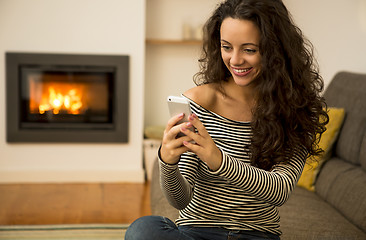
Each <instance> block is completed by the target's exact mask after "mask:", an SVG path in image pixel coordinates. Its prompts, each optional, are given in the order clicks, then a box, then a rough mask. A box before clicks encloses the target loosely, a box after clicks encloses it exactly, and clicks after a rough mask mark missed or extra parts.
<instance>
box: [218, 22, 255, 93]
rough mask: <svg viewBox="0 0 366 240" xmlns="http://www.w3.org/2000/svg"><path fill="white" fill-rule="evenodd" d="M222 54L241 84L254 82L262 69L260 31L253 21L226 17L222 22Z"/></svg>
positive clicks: (235, 78)
mask: <svg viewBox="0 0 366 240" xmlns="http://www.w3.org/2000/svg"><path fill="white" fill-rule="evenodd" d="M220 33H221V56H222V60H223V62H224V63H225V65H226V67H227V68H228V69H229V71H230V72H231V74H232V79H233V80H234V82H235V84H237V85H239V86H242V87H243V86H246V85H249V84H250V83H251V82H253V81H254V80H255V79H256V78H257V76H258V74H259V72H260V70H261V62H262V61H261V55H260V52H259V47H258V46H259V39H260V32H259V29H258V27H257V26H256V25H255V24H254V23H253V22H251V21H248V20H241V19H233V18H226V19H225V20H224V21H223V22H222V24H221V30H220Z"/></svg>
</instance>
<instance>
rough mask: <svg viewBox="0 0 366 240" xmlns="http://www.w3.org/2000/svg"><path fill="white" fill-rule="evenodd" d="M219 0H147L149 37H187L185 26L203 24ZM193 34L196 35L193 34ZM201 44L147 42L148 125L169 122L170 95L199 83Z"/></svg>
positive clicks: (146, 103)
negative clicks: (154, 43)
mask: <svg viewBox="0 0 366 240" xmlns="http://www.w3.org/2000/svg"><path fill="white" fill-rule="evenodd" d="M218 2H219V1H218V0H200V1H197V0H185V1H181V0H147V5H146V10H147V12H146V37H147V38H150V39H171V40H180V39H183V25H184V24H186V25H189V26H190V27H191V28H192V29H193V31H192V32H194V29H195V28H197V27H199V26H200V25H203V24H204V23H205V21H206V19H207V18H208V17H209V16H210V14H211V12H212V11H213V10H214V8H215V6H216V4H217V3H218ZM192 35H193V34H192ZM200 50H201V46H199V45H197V46H186V45H147V47H146V79H145V86H146V87H145V126H150V125H165V123H166V121H167V120H168V119H169V112H168V106H167V104H166V98H167V96H169V95H178V96H179V95H180V94H182V93H184V92H185V91H186V90H188V89H190V88H192V87H194V86H195V84H194V83H193V75H194V74H195V73H196V72H198V70H199V68H198V57H199V55H200Z"/></svg>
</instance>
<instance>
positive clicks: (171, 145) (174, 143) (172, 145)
mask: <svg viewBox="0 0 366 240" xmlns="http://www.w3.org/2000/svg"><path fill="white" fill-rule="evenodd" d="M183 117H184V114H183V113H181V114H179V115H177V116H174V117H172V118H171V119H170V120H169V121H168V124H167V126H166V128H165V130H164V136H163V141H162V145H161V148H160V158H161V160H162V161H163V162H165V163H167V164H177V163H178V162H179V157H180V155H182V153H184V152H186V151H188V150H189V149H188V148H187V147H186V146H184V145H183V142H185V141H187V142H188V141H192V138H190V137H189V136H183V137H180V138H177V134H178V133H180V132H181V130H180V129H181V128H182V127H183V126H185V125H187V123H188V122H185V123H181V124H178V125H177V123H178V122H179V121H180V120H182V119H183ZM188 131H189V130H188Z"/></svg>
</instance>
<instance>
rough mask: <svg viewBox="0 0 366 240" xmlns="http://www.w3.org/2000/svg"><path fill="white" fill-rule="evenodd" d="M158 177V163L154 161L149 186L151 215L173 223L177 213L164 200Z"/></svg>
mask: <svg viewBox="0 0 366 240" xmlns="http://www.w3.org/2000/svg"><path fill="white" fill-rule="evenodd" d="M159 181H160V177H159V163H158V161H157V160H156V161H155V162H154V166H153V170H152V179H151V185H150V188H151V190H150V204H151V214H152V215H158V216H164V217H167V218H169V219H170V220H172V221H175V220H176V219H177V218H178V216H179V212H178V210H177V209H175V208H174V207H172V206H171V205H170V204H169V202H168V200H167V199H166V198H165V196H164V194H163V193H162V191H161V188H160V182H159Z"/></svg>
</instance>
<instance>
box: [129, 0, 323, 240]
mask: <svg viewBox="0 0 366 240" xmlns="http://www.w3.org/2000/svg"><path fill="white" fill-rule="evenodd" d="M309 47H310V48H309ZM311 53H312V51H311V45H308V44H307V42H306V40H305V39H304V37H303V36H302V33H301V31H300V30H299V29H298V28H297V27H296V26H295V25H294V23H293V22H292V20H291V18H290V14H289V12H288V11H287V9H286V7H285V6H284V4H283V3H282V1H281V0H226V1H224V2H222V3H221V4H219V5H218V7H217V9H216V10H215V11H214V12H213V14H212V16H211V17H210V18H209V19H208V21H207V23H206V25H205V27H204V41H203V54H202V57H201V59H200V60H199V61H200V63H201V70H200V72H199V73H198V74H197V75H196V76H195V80H196V83H197V85H199V86H197V87H194V88H192V89H189V90H188V91H186V92H185V93H184V94H183V95H184V97H185V98H186V99H187V100H188V101H189V103H190V108H191V111H192V113H193V114H191V115H190V116H189V117H188V122H183V123H181V120H182V119H183V114H177V115H176V116H173V117H172V118H171V119H169V121H168V123H167V124H166V128H165V131H164V136H163V140H162V145H161V148H160V149H159V152H158V156H159V166H160V184H161V188H162V190H163V193H164V195H165V196H166V198H167V200H168V201H169V203H170V204H171V205H172V206H173V207H175V208H177V209H179V210H180V211H179V218H178V219H176V220H175V222H173V221H171V220H169V219H166V218H165V217H159V216H149V217H143V218H139V219H137V220H136V221H135V222H134V223H132V225H131V226H130V227H129V229H128V230H127V232H126V239H127V240H142V239H147V238H154V239H184V240H191V239H210V240H222V239H228V238H231V237H233V238H235V239H279V235H281V229H280V222H279V215H278V209H277V207H279V206H281V205H283V204H284V203H285V202H286V201H287V199H288V198H289V196H290V194H291V192H292V190H293V189H294V187H295V185H296V182H297V179H298V178H299V176H300V175H301V172H302V169H303V166H304V164H305V160H306V158H307V157H308V156H309V155H316V154H319V153H320V152H321V149H319V147H318V145H317V136H318V134H320V135H321V133H322V132H323V131H324V130H325V128H324V125H325V124H326V123H327V121H328V116H327V113H326V111H325V110H324V109H323V107H325V102H324V99H323V98H322V97H321V96H320V93H321V90H322V87H323V82H322V78H321V77H320V76H319V74H318V72H317V68H316V66H315V65H314V64H313V62H314V61H313V56H312V54H311ZM189 127H194V129H196V130H195V131H194V132H193V131H189V130H188V128H189ZM181 132H183V133H184V134H185V135H183V136H182V137H179V135H178V134H180V133H181ZM229 236H230V237H229Z"/></svg>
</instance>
